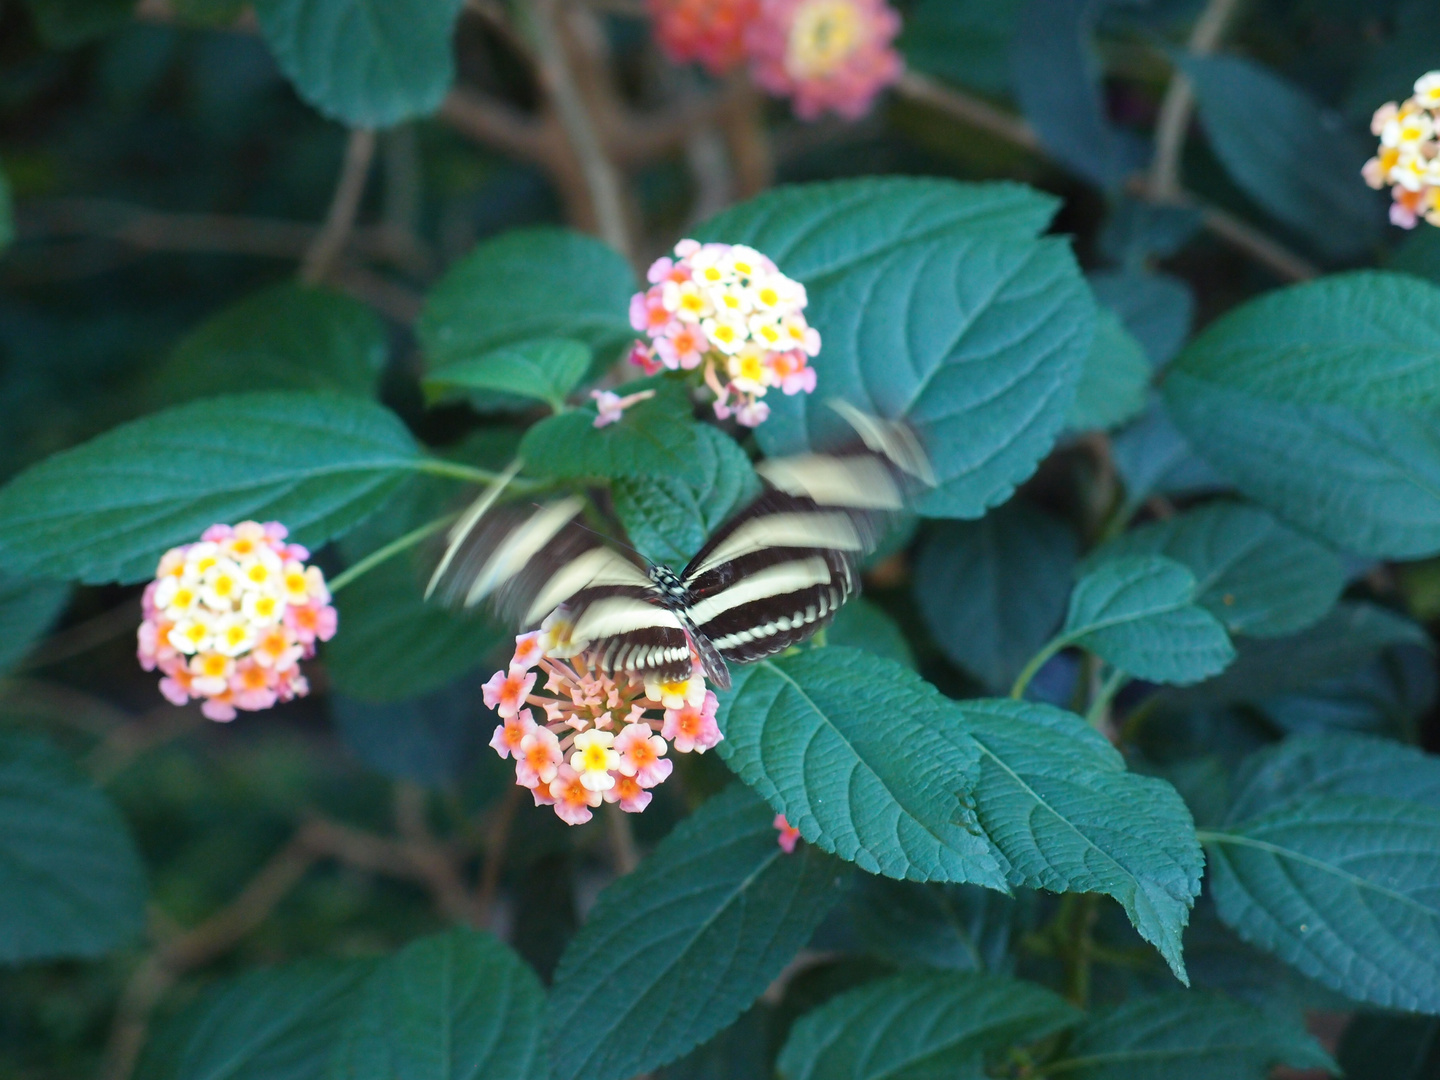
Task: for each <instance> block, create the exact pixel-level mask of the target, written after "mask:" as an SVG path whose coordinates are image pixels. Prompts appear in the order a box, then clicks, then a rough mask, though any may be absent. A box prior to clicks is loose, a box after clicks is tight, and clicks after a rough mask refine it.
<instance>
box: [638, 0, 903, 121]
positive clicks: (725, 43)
mask: <svg viewBox="0 0 1440 1080" xmlns="http://www.w3.org/2000/svg"><path fill="white" fill-rule="evenodd" d="M650 13H651V15H652V16H653V18H654V20H655V36H656V37H657V38H658V39H659V41H660V45H661V48H663V49H664V50H665V53H666V55H668V56H669V57H670V58H671V59H672V60H674V61H676V62H677V63H686V62H688V61H691V60H694V61H698V62H699V63H701V64H703V65H704V66H705V67H706V68H707V69H709V71H710V72H711V73H712V74H715V75H720V74H723V73H725V72H727V71H730V70H732V69H734V68H737V67H739V66H740V65H741V64H748V65H749V69H750V75H751V78H753V79H754V80H755V82H756V83H757V84H759V85H760V86H761V87H763V88H764V89H765V90H767V91H769V92H770V93H772V94H774V95H776V96H778V97H788V98H790V99H791V101H792V103H793V104H794V107H795V112H796V114H797V115H798V116H800V117H802V118H803V119H806V120H813V119H815V118H816V117H818V116H820V115H821V114H822V113H825V112H835V113H838V114H839V115H840V116H844V117H847V118H849V119H855V118H858V117H860V116H863V115H864V114H865V113H866V112H867V111H868V110H869V108H870V105H871V103H872V102H873V101H874V99H875V96H876V95H877V94H878V93H879V92H880V91H881V90H883V89H884V88H885V87H886V86H889V85H890V84H891V83H893V82H894V81H895V80H896V79H898V78H899V77H900V72H901V69H902V66H903V65H902V63H901V60H900V54H899V53H898V52H896V51H895V48H894V45H893V44H892V43H893V41H894V39H895V35H896V34H897V33H899V31H900V17H899V16H898V15H897V14H896V13H895V11H894V10H893V9H892V8H890V7H889V5H887V4H886V3H885V0H650Z"/></svg>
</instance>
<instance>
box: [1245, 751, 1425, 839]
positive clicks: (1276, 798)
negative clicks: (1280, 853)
mask: <svg viewBox="0 0 1440 1080" xmlns="http://www.w3.org/2000/svg"><path fill="white" fill-rule="evenodd" d="M1235 790H1236V794H1235V796H1234V798H1232V799H1231V801H1230V808H1229V810H1228V811H1227V813H1226V817H1227V819H1228V820H1230V821H1244V820H1246V819H1248V818H1252V817H1258V816H1259V815H1260V814H1263V813H1265V812H1266V811H1267V810H1271V809H1274V808H1275V807H1277V806H1281V805H1284V804H1285V803H1286V802H1288V801H1289V800H1290V799H1292V798H1295V797H1297V796H1311V795H1361V796H1364V795H1373V796H1377V797H1379V796H1383V797H1385V798H1390V799H1401V800H1403V801H1405V802H1413V803H1420V804H1422V805H1424V806H1429V807H1432V808H1434V809H1437V810H1440V758H1437V757H1435V756H1434V755H1432V754H1427V753H1425V752H1424V751H1423V750H1420V749H1419V748H1418V747H1413V746H1405V745H1403V744H1401V743H1397V742H1393V741H1391V740H1390V739H1379V738H1372V737H1369V736H1365V735H1350V734H1327V735H1312V736H1297V737H1295V738H1290V739H1285V740H1283V741H1282V742H1279V743H1276V744H1275V745H1273V746H1269V747H1266V748H1265V749H1263V750H1260V751H1257V752H1256V753H1254V754H1251V755H1250V756H1249V757H1248V758H1246V759H1245V763H1244V765H1243V767H1242V768H1241V770H1240V774H1239V775H1238V776H1237V777H1236V780H1235Z"/></svg>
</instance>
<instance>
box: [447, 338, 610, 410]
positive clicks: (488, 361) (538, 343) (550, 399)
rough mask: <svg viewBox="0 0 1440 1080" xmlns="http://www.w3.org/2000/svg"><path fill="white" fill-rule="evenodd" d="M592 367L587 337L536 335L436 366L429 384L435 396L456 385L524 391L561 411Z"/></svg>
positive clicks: (457, 386)
mask: <svg viewBox="0 0 1440 1080" xmlns="http://www.w3.org/2000/svg"><path fill="white" fill-rule="evenodd" d="M589 370H590V348H589V346H588V345H586V344H585V343H584V342H580V341H567V340H565V339H564V338H536V339H535V340H533V341H522V342H516V343H515V344H513V345H505V346H502V347H500V348H498V349H496V350H494V351H493V352H488V353H485V354H484V355H483V356H473V357H470V358H468V359H465V360H458V361H456V362H455V363H453V364H445V365H443V366H441V367H439V368H435V369H434V370H432V371H431V372H430V373H429V374H428V375H426V376H425V381H424V388H425V394H426V396H427V397H428V398H429V399H430V400H431V401H434V400H436V399H438V398H440V397H441V396H443V395H444V394H445V392H446V391H449V390H455V389H459V390H493V391H498V392H499V393H502V394H519V395H520V396H521V397H527V398H534V399H536V400H537V401H543V402H545V403H546V404H547V405H549V406H550V408H551V409H553V410H554V411H555V412H557V413H558V412H564V411H565V399H566V398H567V397H568V396H569V395H570V392H571V391H572V390H574V389H575V387H577V386H579V385H580V380H581V379H583V378H584V377H585V373H586V372H587V371H589Z"/></svg>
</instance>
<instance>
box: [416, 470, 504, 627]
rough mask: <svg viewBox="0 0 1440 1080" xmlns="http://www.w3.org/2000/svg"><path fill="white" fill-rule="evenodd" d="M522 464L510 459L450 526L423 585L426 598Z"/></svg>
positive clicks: (427, 598) (432, 591)
mask: <svg viewBox="0 0 1440 1080" xmlns="http://www.w3.org/2000/svg"><path fill="white" fill-rule="evenodd" d="M524 464H525V463H524V462H523V461H521V460H520V459H519V458H516V459H515V460H514V461H512V462H511V463H510V464H509V466H508V467H507V468H506V469H505V471H504V472H502V473H501V474H500V475H499V476H498V477H496V478H495V480H494V482H493V483H491V485H490V486H489V487H488V488H486V489H485V490H484V492H482V493H481V495H480V497H479V498H478V499H476V500H475V501H474V502H473V503H471V504H470V506H469V508H468V509H467V510H466V511H465V513H464V514H462V515H461V516H460V520H459V521H457V522H455V524H454V525H452V526H451V527H450V533H449V535H448V536H447V537H446V539H447V541H448V543H447V546H446V548H445V554H444V555H443V556H442V557H441V559H440V565H439V566H437V567H435V572H434V573H433V574H431V575H430V583H429V584H428V585H426V586H425V599H426V600H429V599H430V596H431V594H432V593H434V591H435V587H436V586H437V585H439V584H440V580H441V579H442V578H443V577H444V576H445V571H447V570H449V569H450V564H451V562H453V561H454V559H455V555H456V553H457V552H458V551H459V550H460V547H461V545H462V544H464V543H465V539H466V537H468V536H469V535H470V534H471V533H472V532H474V531H475V526H476V525H478V524H480V519H481V518H482V517H484V516H485V515H486V514H487V513H489V511H490V508H491V507H492V506H494V505H495V502H496V500H497V499H499V498H500V496H501V495H502V494H503V493H504V491H505V489H506V488H507V487H509V486H510V481H511V480H514V479H515V477H516V476H518V475H519V473H520V470H521V468H522V467H523V466H524Z"/></svg>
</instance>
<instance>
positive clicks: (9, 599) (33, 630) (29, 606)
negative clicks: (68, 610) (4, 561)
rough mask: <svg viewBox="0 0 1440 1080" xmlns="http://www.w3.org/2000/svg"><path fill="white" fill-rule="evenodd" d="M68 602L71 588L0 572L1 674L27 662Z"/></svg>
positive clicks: (53, 582) (57, 583)
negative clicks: (21, 662)
mask: <svg viewBox="0 0 1440 1080" xmlns="http://www.w3.org/2000/svg"><path fill="white" fill-rule="evenodd" d="M69 600H70V586H68V585H62V584H60V583H59V582H55V581H26V580H24V579H23V578H17V577H10V576H9V575H8V574H5V573H0V674H4V673H5V672H6V671H8V670H9V669H10V668H12V667H13V666H14V665H16V664H18V663H19V662H20V661H21V660H22V659H24V657H25V654H26V653H27V652H29V651H30V646H31V645H33V644H34V643H35V642H36V641H37V640H38V639H39V638H40V636H41V635H42V634H44V633H45V631H46V630H49V629H50V627H51V626H52V625H53V624H54V622H55V620H56V619H58V618H59V617H60V613H61V612H62V611H64V610H65V605H66V604H67V603H68V602H69Z"/></svg>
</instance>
